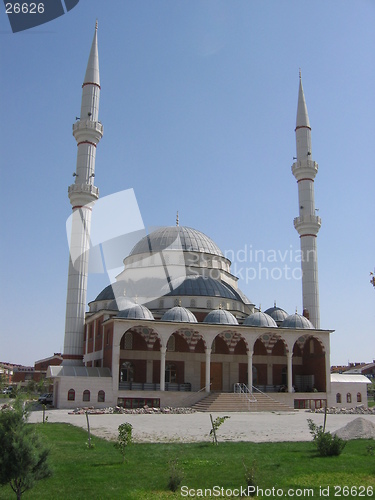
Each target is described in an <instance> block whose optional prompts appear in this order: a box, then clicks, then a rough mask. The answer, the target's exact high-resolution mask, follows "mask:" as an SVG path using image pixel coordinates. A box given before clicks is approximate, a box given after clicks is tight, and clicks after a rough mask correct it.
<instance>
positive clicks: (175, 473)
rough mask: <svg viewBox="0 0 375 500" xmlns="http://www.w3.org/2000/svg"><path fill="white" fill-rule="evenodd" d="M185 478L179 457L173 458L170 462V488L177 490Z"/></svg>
mask: <svg viewBox="0 0 375 500" xmlns="http://www.w3.org/2000/svg"><path fill="white" fill-rule="evenodd" d="M183 478H184V473H183V471H182V469H181V468H180V466H179V464H178V460H177V458H175V459H174V460H171V461H170V462H169V479H168V488H169V489H170V490H171V491H177V489H178V487H179V486H180V484H181V482H182V480H183Z"/></svg>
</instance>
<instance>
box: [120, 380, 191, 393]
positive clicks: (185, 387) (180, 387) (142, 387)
mask: <svg viewBox="0 0 375 500" xmlns="http://www.w3.org/2000/svg"><path fill="white" fill-rule="evenodd" d="M118 388H119V390H120V391H160V384H153V383H148V382H145V383H142V382H119V385H118ZM165 390H166V391H181V392H190V391H191V384H190V383H185V384H175V383H170V382H166V383H165Z"/></svg>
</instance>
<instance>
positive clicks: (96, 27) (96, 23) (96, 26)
mask: <svg viewBox="0 0 375 500" xmlns="http://www.w3.org/2000/svg"><path fill="white" fill-rule="evenodd" d="M95 29H96V30H97V29H98V20H96V21H95Z"/></svg>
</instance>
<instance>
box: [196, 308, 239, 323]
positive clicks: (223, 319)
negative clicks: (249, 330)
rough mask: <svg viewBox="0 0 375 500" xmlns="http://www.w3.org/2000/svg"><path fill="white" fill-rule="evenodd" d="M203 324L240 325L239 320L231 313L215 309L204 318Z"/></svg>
mask: <svg viewBox="0 0 375 500" xmlns="http://www.w3.org/2000/svg"><path fill="white" fill-rule="evenodd" d="M203 323H215V324H220V325H238V321H237V319H236V318H235V317H234V316H233V314H232V313H231V312H229V311H225V310H224V309H214V310H213V311H211V312H209V313H208V314H207V316H206V317H205V318H204V320H203Z"/></svg>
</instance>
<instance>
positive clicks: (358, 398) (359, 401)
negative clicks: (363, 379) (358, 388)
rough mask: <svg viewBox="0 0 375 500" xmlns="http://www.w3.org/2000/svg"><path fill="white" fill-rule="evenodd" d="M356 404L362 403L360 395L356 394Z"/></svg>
mask: <svg viewBox="0 0 375 500" xmlns="http://www.w3.org/2000/svg"><path fill="white" fill-rule="evenodd" d="M357 403H362V394H361V393H360V392H357Z"/></svg>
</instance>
